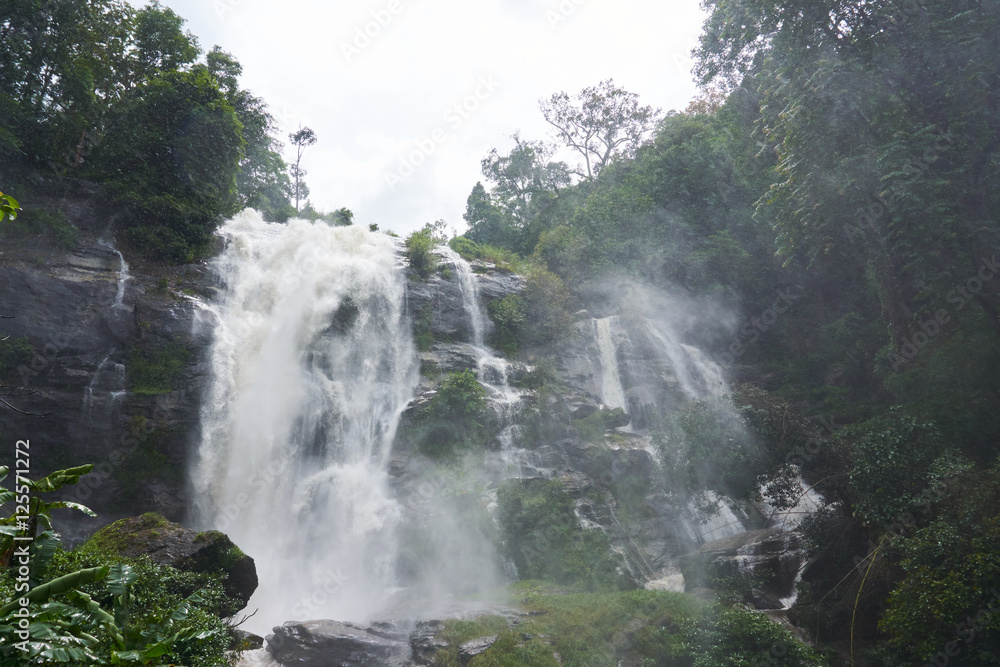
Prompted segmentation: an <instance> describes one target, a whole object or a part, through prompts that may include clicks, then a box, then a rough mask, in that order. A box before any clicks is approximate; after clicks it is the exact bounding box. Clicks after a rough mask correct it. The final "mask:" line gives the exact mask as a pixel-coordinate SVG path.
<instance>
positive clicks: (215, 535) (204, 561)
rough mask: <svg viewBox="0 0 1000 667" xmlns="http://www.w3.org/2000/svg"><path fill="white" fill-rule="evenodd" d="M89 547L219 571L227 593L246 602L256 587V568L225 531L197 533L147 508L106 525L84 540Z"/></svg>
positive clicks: (181, 567)
mask: <svg viewBox="0 0 1000 667" xmlns="http://www.w3.org/2000/svg"><path fill="white" fill-rule="evenodd" d="M87 546H88V547H92V548H98V549H102V550H105V551H110V552H112V553H116V554H120V555H122V556H127V557H129V558H137V557H139V556H149V558H150V559H151V560H153V561H154V562H156V563H158V564H160V565H169V566H171V567H175V568H177V569H178V570H186V571H189V572H219V573H221V574H223V575H225V578H224V579H223V582H222V584H223V588H224V590H225V592H226V595H228V596H229V597H231V598H233V599H236V600H240V601H242V603H243V606H246V604H247V602H248V601H249V600H250V596H251V595H253V592H254V591H255V590H256V589H257V568H256V566H255V565H254V562H253V558H251V557H250V556H247V555H246V554H245V553H243V552H242V551H241V550H240V548H239V547H237V546H236V545H235V544H233V541H232V540H230V539H229V538H228V537H227V536H226V535H225V534H223V533H220V532H219V531H217V530H210V531H206V532H202V533H199V532H197V531H194V530H191V529H190V528H185V527H184V526H181V525H180V524H177V523H174V522H172V521H167V520H166V519H164V518H163V517H162V516H160V515H159V514H156V513H155V512H150V513H148V514H143V515H142V516H137V517H129V518H127V519H121V520H119V521H116V522H115V523H113V524H111V525H110V526H106V527H104V528H103V529H101V530H100V531H98V532H97V533H95V534H94V536H93V537H91V538H90V540H89V541H88V542H87Z"/></svg>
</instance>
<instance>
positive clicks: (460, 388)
mask: <svg viewBox="0 0 1000 667" xmlns="http://www.w3.org/2000/svg"><path fill="white" fill-rule="evenodd" d="M487 417H488V412H487V408H486V391H485V390H484V389H483V386H482V385H481V384H479V381H478V380H477V379H476V375H475V374H474V373H473V372H472V371H471V370H464V371H458V372H455V373H450V374H449V375H448V376H447V377H446V378H445V379H444V381H443V382H442V383H441V386H440V387H439V388H438V392H437V394H435V396H434V398H433V399H431V401H430V402H429V403H428V404H427V406H426V407H425V408H424V409H423V410H421V412H420V413H419V414H418V415H417V416H416V417H415V418H414V419H413V420H412V422H411V423H409V424H406V425H404V427H403V438H404V439H406V440H409V441H410V442H411V443H412V444H413V445H415V446H416V447H417V449H419V450H420V451H421V452H423V453H424V454H426V455H427V456H430V457H431V458H434V459H449V458H452V457H454V456H455V455H456V454H457V453H458V452H460V451H462V450H465V449H469V448H471V447H474V446H476V445H481V444H483V443H484V442H485V441H486V440H487V438H488V437H489V436H490V431H489V429H488V428H487Z"/></svg>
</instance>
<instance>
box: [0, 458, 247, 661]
mask: <svg viewBox="0 0 1000 667" xmlns="http://www.w3.org/2000/svg"><path fill="white" fill-rule="evenodd" d="M91 468H92V466H89V465H87V466H80V467H77V468H71V469H67V470H61V471H58V472H55V473H53V474H51V475H49V476H48V477H45V478H43V479H40V480H35V481H32V480H28V479H26V478H24V477H17V478H16V480H15V481H16V484H15V489H14V490H13V491H9V490H7V489H0V504H2V505H4V506H7V505H14V511H13V512H12V513H11V514H10V515H9V516H5V517H3V519H2V520H0V547H2V553H3V556H4V561H3V565H4V567H3V568H2V570H0V599H3V600H5V601H8V602H6V604H4V605H3V606H2V607H0V667H14V666H20V665H25V664H39V665H41V664H62V665H81V664H106V663H108V662H110V663H111V664H121V665H128V666H136V667H137V666H139V665H166V664H177V663H182V664H185V665H190V666H191V667H224V666H226V665H229V664H230V662H229V659H228V657H226V655H225V651H226V649H227V647H228V645H229V642H230V639H229V635H230V633H229V631H228V627H227V625H226V624H225V622H224V621H223V619H222V618H220V616H219V615H218V610H221V609H225V610H227V612H231V611H233V610H234V608H233V604H232V601H231V600H229V599H228V597H227V596H226V594H225V593H224V591H223V586H222V582H221V579H220V576H219V575H218V574H213V573H191V572H181V571H179V570H175V569H174V568H171V567H167V566H160V565H156V564H155V563H153V562H152V561H150V560H149V559H148V558H141V559H128V558H123V557H120V556H116V555H114V554H111V553H109V552H107V551H104V550H102V549H101V548H99V547H93V548H89V549H87V548H85V549H80V550H77V551H74V552H67V551H65V550H63V549H62V548H61V546H60V544H59V539H58V535H57V534H56V533H55V532H54V531H53V530H52V527H51V525H52V524H51V511H52V510H54V509H59V508H75V509H79V510H81V511H85V512H87V513H89V514H91V515H93V513H92V512H90V510H88V509H86V508H85V507H83V506H82V505H78V504H76V503H71V502H67V501H43V500H42V499H41V497H40V494H42V493H47V492H51V491H56V490H59V489H60V488H62V487H64V486H66V485H69V484H74V483H76V481H77V480H78V479H79V478H80V477H81V476H82V475H84V474H86V473H87V472H89V471H90V470H91ZM7 472H8V469H7V468H0V481H2V480H3V479H4V478H5V477H6V475H7ZM38 526H42V527H44V528H46V530H45V531H44V532H42V533H41V534H38V535H36V534H35V532H36V528H37V527H38ZM18 538H24V539H18ZM26 545H27V546H26ZM22 619H23V622H22Z"/></svg>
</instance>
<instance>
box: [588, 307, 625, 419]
mask: <svg viewBox="0 0 1000 667" xmlns="http://www.w3.org/2000/svg"><path fill="white" fill-rule="evenodd" d="M616 319H617V318H615V317H605V318H603V319H600V320H593V323H594V340H595V341H596V342H597V350H598V353H599V354H600V365H601V402H602V403H604V405H606V406H608V407H609V408H621V409H623V410H625V411H626V412H627V411H628V403H626V401H625V390H624V389H622V379H621V375H620V374H619V373H618V355H617V353H616V351H615V342H614V339H613V338H612V335H611V334H612V332H611V325H612V323H613V321H614V320H616Z"/></svg>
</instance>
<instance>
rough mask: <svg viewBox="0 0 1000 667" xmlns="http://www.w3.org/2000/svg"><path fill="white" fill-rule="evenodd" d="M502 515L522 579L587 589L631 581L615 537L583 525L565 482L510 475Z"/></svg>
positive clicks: (501, 493)
mask: <svg viewBox="0 0 1000 667" xmlns="http://www.w3.org/2000/svg"><path fill="white" fill-rule="evenodd" d="M497 505H498V510H497V511H498V521H499V524H500V534H501V536H502V537H503V542H504V548H505V550H506V552H507V553H506V555H507V557H508V558H509V559H510V560H512V561H513V562H514V564H515V566H517V572H518V577H519V578H521V579H543V580H546V581H551V582H553V583H557V584H563V585H568V586H573V587H576V588H578V589H581V590H589V591H599V590H615V589H622V588H626V587H628V586H629V582H628V580H627V579H626V578H625V577H624V576H622V575H621V574H619V573H618V569H619V568H620V566H621V564H620V562H619V561H618V560H617V558H615V557H614V556H613V555H612V551H611V540H610V539H609V538H608V536H607V535H606V534H604V532H603V531H601V530H596V529H595V530H582V529H580V527H579V525H578V523H577V520H576V515H575V513H574V511H573V510H574V507H575V504H574V502H573V499H572V498H571V497H570V496H569V494H567V493H566V492H565V491H564V490H563V488H562V485H561V484H559V482H555V481H549V480H520V479H509V480H506V481H504V482H503V483H501V485H500V487H499V489H498V490H497Z"/></svg>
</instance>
